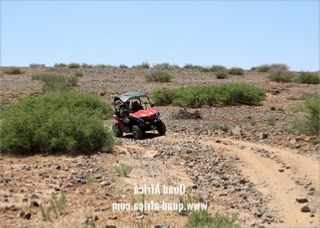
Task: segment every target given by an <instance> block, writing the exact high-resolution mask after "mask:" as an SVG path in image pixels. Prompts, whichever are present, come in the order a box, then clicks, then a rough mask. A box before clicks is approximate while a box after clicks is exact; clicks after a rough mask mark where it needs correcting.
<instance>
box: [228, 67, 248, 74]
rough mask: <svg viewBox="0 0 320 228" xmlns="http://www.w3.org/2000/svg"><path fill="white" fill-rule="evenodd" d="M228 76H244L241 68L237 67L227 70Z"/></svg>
mask: <svg viewBox="0 0 320 228" xmlns="http://www.w3.org/2000/svg"><path fill="white" fill-rule="evenodd" d="M228 74H231V75H244V71H243V69H242V68H239V67H232V68H230V69H229V70H228Z"/></svg>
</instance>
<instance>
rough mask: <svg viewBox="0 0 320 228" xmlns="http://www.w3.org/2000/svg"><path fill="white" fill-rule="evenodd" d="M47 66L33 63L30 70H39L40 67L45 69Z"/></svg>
mask: <svg viewBox="0 0 320 228" xmlns="http://www.w3.org/2000/svg"><path fill="white" fill-rule="evenodd" d="M45 66H46V65H44V64H36V63H31V64H29V67H30V68H38V67H45Z"/></svg>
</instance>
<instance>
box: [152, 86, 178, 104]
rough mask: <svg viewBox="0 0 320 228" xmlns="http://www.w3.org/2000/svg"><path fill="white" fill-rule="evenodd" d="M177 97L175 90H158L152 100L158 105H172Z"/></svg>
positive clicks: (153, 94)
mask: <svg viewBox="0 0 320 228" xmlns="http://www.w3.org/2000/svg"><path fill="white" fill-rule="evenodd" d="M174 97H175V89H168V88H157V89H155V90H154V91H153V93H152V94H151V99H152V100H153V102H154V104H156V105H170V104H172V101H173V99H174Z"/></svg>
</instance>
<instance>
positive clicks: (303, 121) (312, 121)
mask: <svg viewBox="0 0 320 228" xmlns="http://www.w3.org/2000/svg"><path fill="white" fill-rule="evenodd" d="M288 111H289V114H295V113H298V112H302V113H304V114H305V115H304V116H302V117H296V118H295V120H294V121H293V123H292V126H290V127H289V128H288V129H287V130H288V131H290V132H300V133H305V134H315V135H316V134H318V133H319V129H320V93H317V94H316V95H315V96H313V97H312V98H309V99H307V100H305V101H304V102H301V103H298V104H296V105H293V106H291V107H289V108H288Z"/></svg>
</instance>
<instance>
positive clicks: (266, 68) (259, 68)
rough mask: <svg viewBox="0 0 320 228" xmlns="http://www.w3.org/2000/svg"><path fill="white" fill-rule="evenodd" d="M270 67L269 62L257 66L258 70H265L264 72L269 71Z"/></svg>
mask: <svg viewBox="0 0 320 228" xmlns="http://www.w3.org/2000/svg"><path fill="white" fill-rule="evenodd" d="M270 68H271V67H270V65H268V64H263V65H260V66H258V67H257V70H258V72H264V73H266V72H269V70H270Z"/></svg>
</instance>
